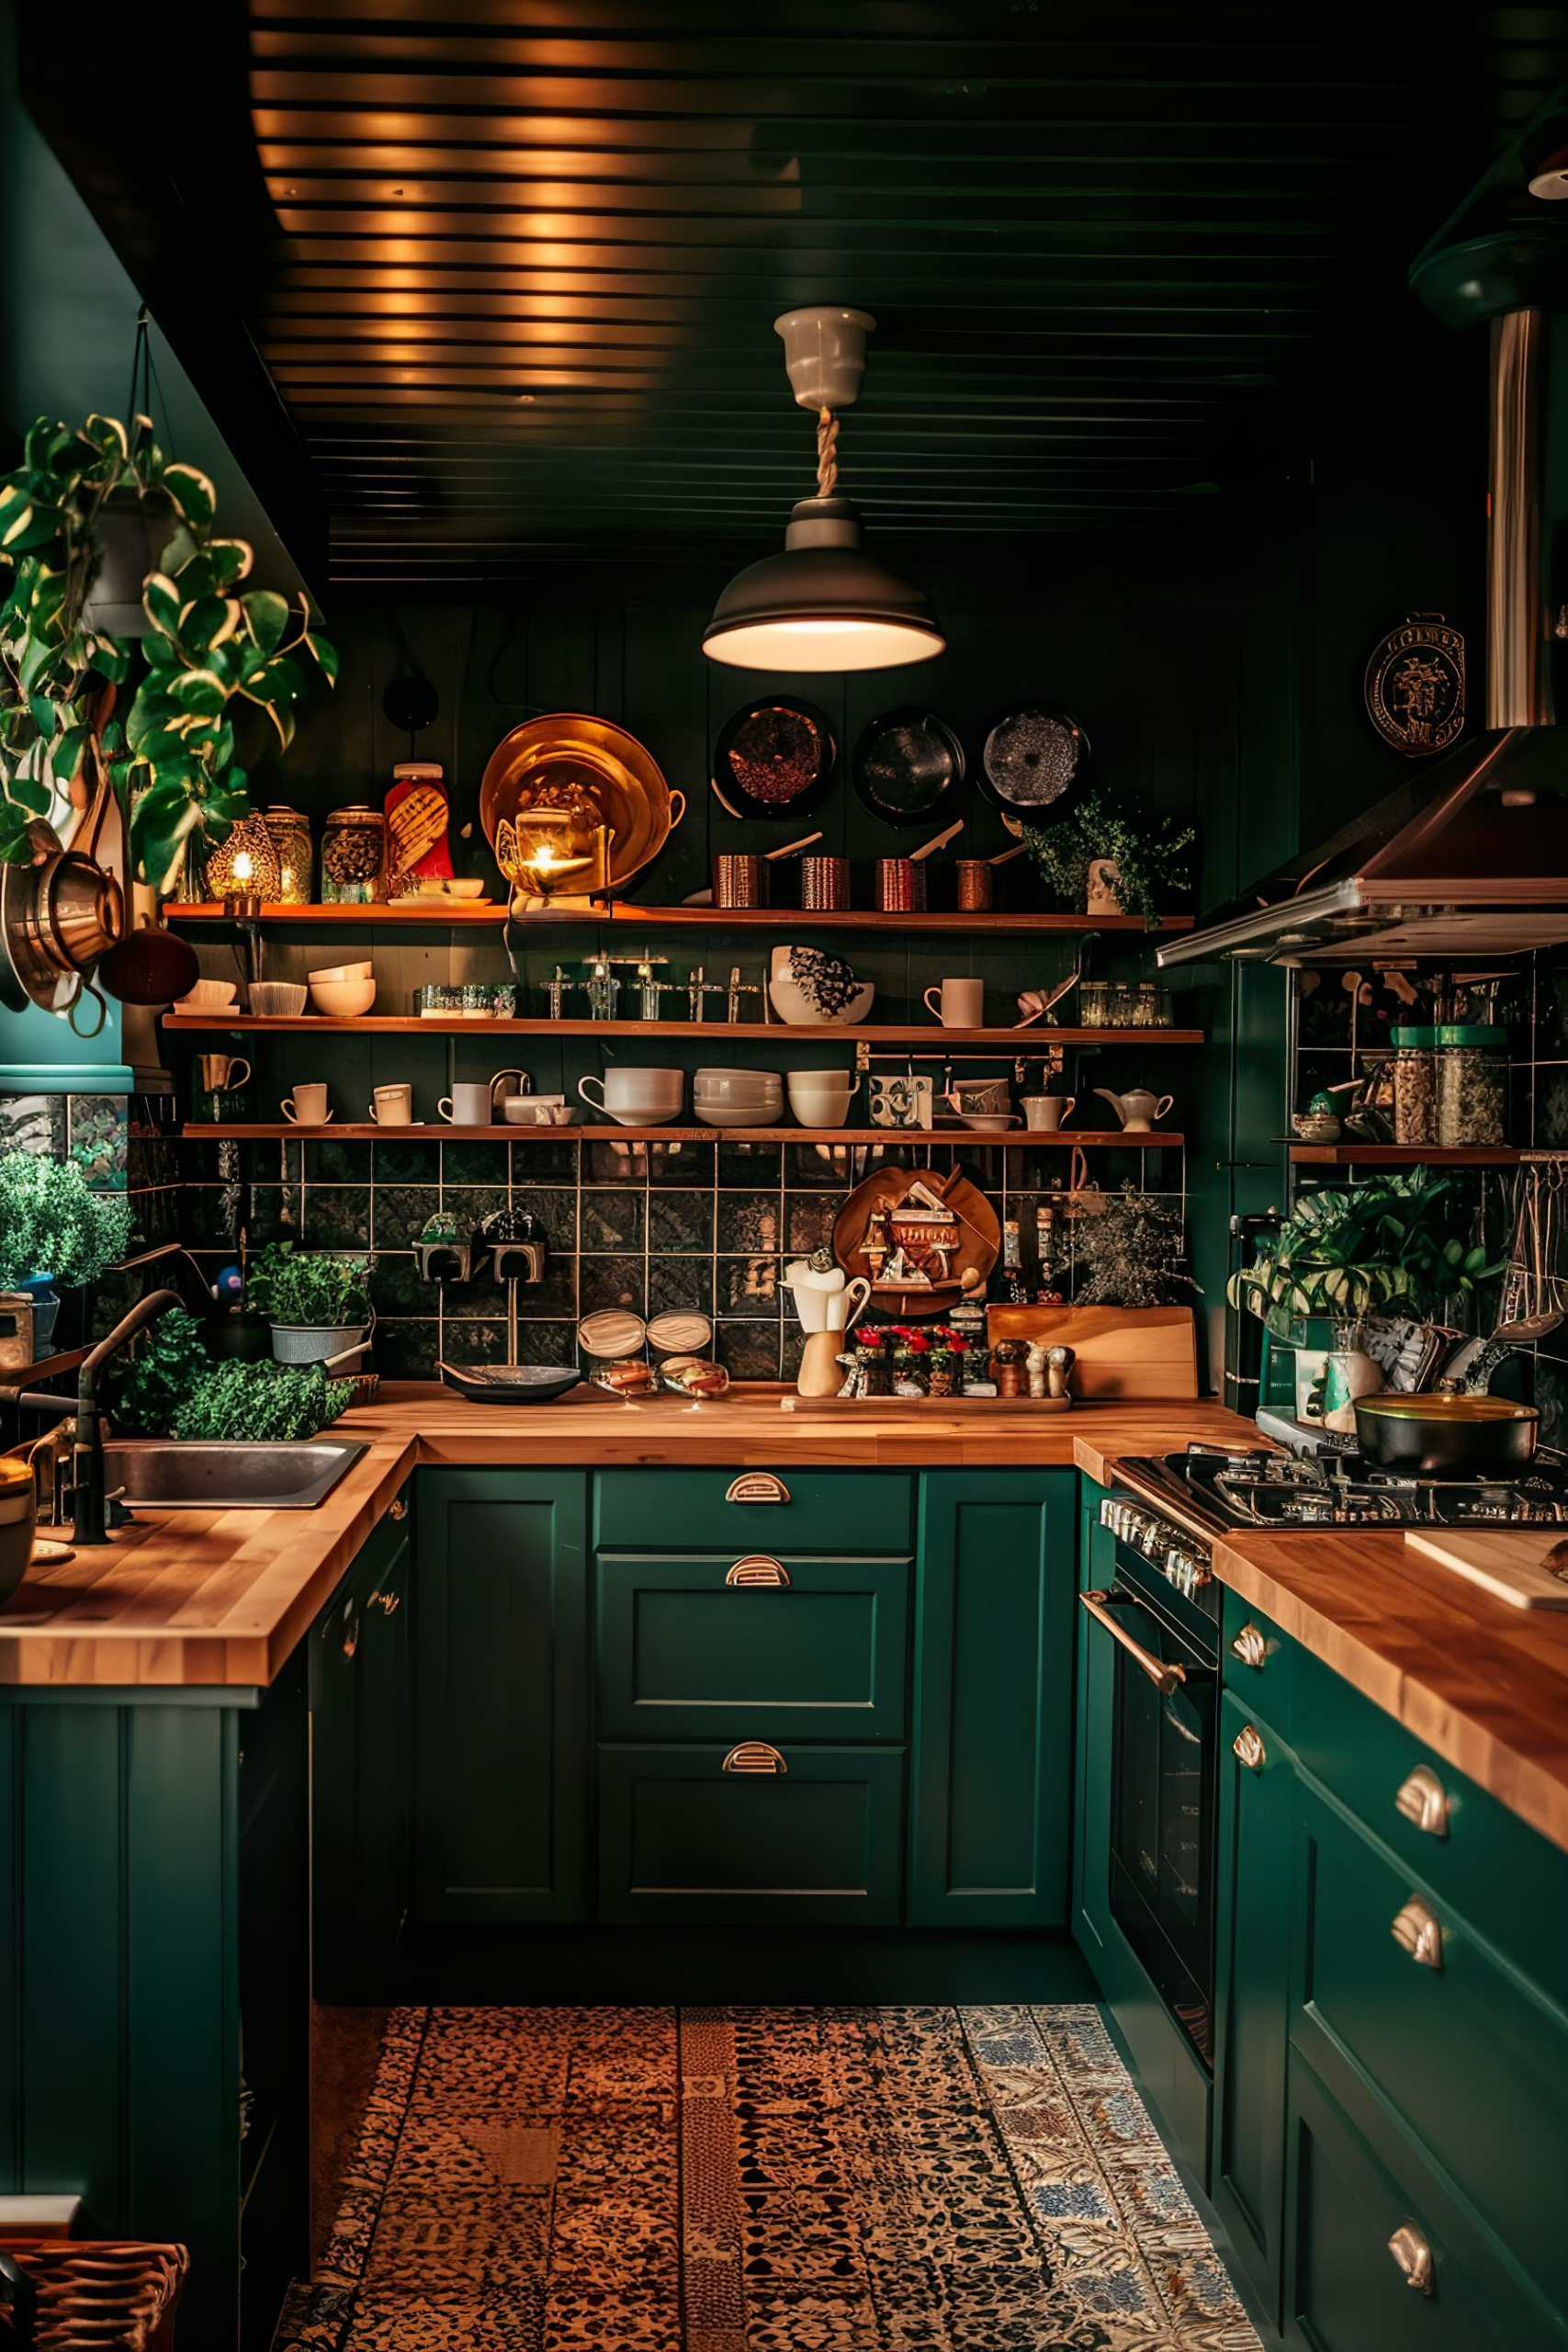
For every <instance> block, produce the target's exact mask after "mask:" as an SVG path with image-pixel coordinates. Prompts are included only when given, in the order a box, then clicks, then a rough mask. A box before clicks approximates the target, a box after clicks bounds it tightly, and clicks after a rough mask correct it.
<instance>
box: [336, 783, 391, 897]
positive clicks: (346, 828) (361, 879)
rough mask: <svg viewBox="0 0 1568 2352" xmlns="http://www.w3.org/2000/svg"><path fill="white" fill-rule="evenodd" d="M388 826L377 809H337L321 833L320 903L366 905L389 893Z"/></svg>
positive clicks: (357, 806) (359, 804) (358, 803)
mask: <svg viewBox="0 0 1568 2352" xmlns="http://www.w3.org/2000/svg"><path fill="white" fill-rule="evenodd" d="M386 888H387V828H386V824H385V822H384V820H383V819H382V816H381V812H380V810H379V809H370V808H367V806H366V804H365V803H364V802H363V801H356V802H355V805H354V806H353V807H352V808H349V809H333V812H332V815H331V816H330V817H329V818H328V819H327V821H326V826H325V828H324V830H323V831H322V834H321V903H322V904H323V906H329V907H367V906H371V905H373V904H374V903H375V901H376V900H378V899H383V898H385V896H386Z"/></svg>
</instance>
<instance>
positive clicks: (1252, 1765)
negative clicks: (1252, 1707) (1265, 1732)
mask: <svg viewBox="0 0 1568 2352" xmlns="http://www.w3.org/2000/svg"><path fill="white" fill-rule="evenodd" d="M1231 1754H1232V1755H1233V1756H1239V1757H1240V1758H1241V1760H1242V1762H1243V1763H1244V1764H1245V1765H1246V1767H1247V1770H1248V1771H1249V1772H1261V1771H1262V1770H1263V1767H1264V1764H1265V1763H1266V1761H1267V1760H1268V1758H1267V1751H1266V1749H1265V1748H1264V1746H1263V1742H1262V1740H1261V1739H1260V1738H1259V1737H1258V1734H1257V1732H1256V1731H1255V1730H1254V1729H1253V1727H1252V1725H1251V1724H1243V1725H1242V1727H1241V1729H1240V1730H1239V1731H1238V1732H1237V1734H1236V1736H1235V1738H1234V1739H1233V1740H1232V1742H1231Z"/></svg>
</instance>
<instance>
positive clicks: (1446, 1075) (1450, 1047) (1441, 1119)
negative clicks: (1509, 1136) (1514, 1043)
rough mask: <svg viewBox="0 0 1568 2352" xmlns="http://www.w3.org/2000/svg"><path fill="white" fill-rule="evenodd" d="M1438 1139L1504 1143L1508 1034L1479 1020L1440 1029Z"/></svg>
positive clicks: (1447, 1144)
mask: <svg viewBox="0 0 1568 2352" xmlns="http://www.w3.org/2000/svg"><path fill="white" fill-rule="evenodd" d="M1437 1043H1438V1052H1437V1064H1438V1087H1437V1094H1438V1144H1439V1145H1440V1146H1441V1147H1442V1148H1443V1149H1444V1150H1452V1149H1455V1148H1459V1147H1461V1146H1463V1145H1466V1144H1470V1145H1483V1144H1499V1143H1501V1142H1502V1141H1503V1137H1504V1129H1505V1126H1506V1103H1507V1091H1508V1033H1507V1031H1506V1029H1493V1028H1489V1027H1487V1026H1486V1025H1485V1023H1479V1022H1454V1023H1445V1024H1444V1026H1443V1027H1441V1028H1440V1029H1439V1030H1438V1040H1437Z"/></svg>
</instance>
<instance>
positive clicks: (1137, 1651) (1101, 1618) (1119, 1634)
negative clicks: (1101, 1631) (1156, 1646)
mask: <svg viewBox="0 0 1568 2352" xmlns="http://www.w3.org/2000/svg"><path fill="white" fill-rule="evenodd" d="M1110 1599H1111V1595H1110V1593H1108V1592H1080V1593H1079V1595H1078V1605H1079V1607H1080V1608H1082V1609H1087V1610H1088V1611H1089V1615H1090V1616H1091V1617H1092V1618H1093V1619H1094V1622H1095V1623H1096V1624H1097V1625H1103V1626H1104V1628H1105V1630H1106V1632H1107V1633H1108V1634H1110V1636H1111V1640H1112V1641H1113V1642H1119V1643H1120V1644H1121V1645H1122V1648H1123V1649H1124V1650H1126V1651H1128V1652H1129V1653H1130V1655H1131V1656H1132V1657H1134V1658H1135V1659H1136V1660H1137V1662H1138V1665H1139V1666H1140V1667H1141V1668H1142V1669H1143V1671H1144V1673H1145V1674H1146V1675H1147V1676H1148V1678H1149V1680H1150V1681H1151V1682H1152V1683H1153V1684H1154V1686H1155V1689H1156V1691H1175V1690H1178V1689H1179V1687H1180V1685H1181V1684H1182V1683H1183V1682H1185V1681H1186V1679H1187V1677H1186V1674H1185V1673H1184V1672H1183V1670H1182V1668H1180V1667H1179V1666H1176V1665H1174V1664H1168V1662H1167V1661H1166V1660H1165V1659H1164V1658H1161V1657H1155V1655H1154V1653H1153V1651H1152V1650H1146V1649H1145V1647H1144V1645H1143V1644H1142V1643H1141V1642H1135V1641H1134V1639H1133V1636H1132V1634H1129V1633H1127V1632H1126V1631H1125V1630H1124V1628H1123V1627H1122V1626H1121V1625H1119V1624H1118V1623H1116V1620H1115V1618H1114V1617H1113V1616H1112V1615H1111V1611H1110V1610H1109V1609H1108V1608H1107V1606H1106V1603H1107V1602H1108V1601H1109V1600H1110Z"/></svg>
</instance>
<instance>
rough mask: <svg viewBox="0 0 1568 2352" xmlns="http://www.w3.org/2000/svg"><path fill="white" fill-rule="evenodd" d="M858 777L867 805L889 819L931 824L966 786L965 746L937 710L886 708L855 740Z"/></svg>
mask: <svg viewBox="0 0 1568 2352" xmlns="http://www.w3.org/2000/svg"><path fill="white" fill-rule="evenodd" d="M853 780H854V787H855V797H856V798H857V799H858V800H859V801H860V804H861V806H862V808H863V809H870V811H871V813H872V815H873V816H874V817H880V818H881V820H882V821H883V823H884V824H885V825H897V826H899V827H904V826H914V825H924V826H929V825H930V824H931V821H932V820H933V819H938V820H940V817H941V816H942V814H943V813H946V814H949V815H951V813H952V812H951V810H950V809H947V803H949V802H950V801H953V800H955V799H956V798H957V797H958V796H959V794H960V793H961V792H962V790H963V789H964V746H963V744H962V743H961V742H960V741H959V740H958V738H957V736H956V735H955V734H954V733H953V729H952V728H951V727H949V726H948V724H947V722H946V720H945V719H942V718H938V717H937V716H936V714H935V712H934V711H930V710H923V709H921V708H919V707H917V706H915V705H913V704H910V705H907V706H906V707H903V708H901V709H898V710H888V711H884V713H883V715H882V717H881V718H874V719H873V720H872V722H871V724H870V726H869V727H867V728H866V729H864V730H863V733H862V735H861V739H860V741H859V742H858V743H857V744H856V745H855V755H854V762H853Z"/></svg>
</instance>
